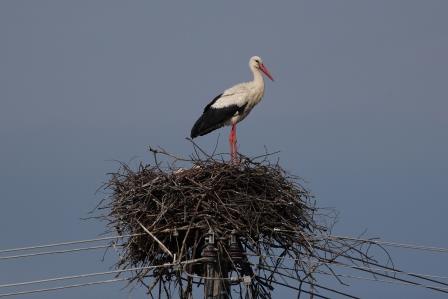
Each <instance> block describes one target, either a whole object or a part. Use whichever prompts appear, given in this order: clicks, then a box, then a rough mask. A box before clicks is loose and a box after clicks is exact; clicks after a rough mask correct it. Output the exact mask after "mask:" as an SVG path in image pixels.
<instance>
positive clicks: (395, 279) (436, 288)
mask: <svg viewBox="0 0 448 299" xmlns="http://www.w3.org/2000/svg"><path fill="white" fill-rule="evenodd" d="M252 256H259V257H273V258H281V259H289V260H298V259H294V258H288V257H281V256H274V255H265V256H263V255H261V256H260V255H252ZM323 263H326V264H333V263H330V262H323ZM334 265H337V263H334ZM262 267H267V268H269V267H270V266H265V265H263V266H262ZM353 267H354V269H358V270H362V269H360V267H358V266H353ZM271 268H272V267H271ZM365 268H367V269H368V270H364V271H366V272H369V273H371V274H372V275H378V276H383V277H387V278H390V279H392V280H391V281H389V282H390V283H395V282H396V283H398V284H405V285H411V286H415V287H423V288H427V289H431V290H434V291H439V292H442V293H448V288H446V287H439V286H435V285H426V284H422V283H420V282H414V281H410V280H406V279H402V278H399V277H393V276H389V275H386V274H382V273H378V272H374V271H373V269H372V268H368V267H365ZM266 270H268V271H271V270H269V269H266ZM381 271H384V270H381ZM397 272H400V274H407V273H406V272H403V271H398V270H397ZM339 275H340V274H336V276H339ZM408 275H411V274H408ZM372 280H376V281H381V279H373V278H372ZM434 282H437V281H434ZM438 283H440V284H443V285H446V284H445V283H442V282H438Z"/></svg>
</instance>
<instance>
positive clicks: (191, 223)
mask: <svg viewBox="0 0 448 299" xmlns="http://www.w3.org/2000/svg"><path fill="white" fill-rule="evenodd" d="M201 202H202V198H201V199H200V200H199V201H198V203H197V205H196V208H195V211H196V214H194V215H193V217H191V220H190V223H189V224H188V229H187V232H186V233H185V237H184V240H183V241H182V247H181V248H180V252H179V259H182V254H183V252H184V248H185V243H186V241H187V237H188V234H189V233H190V229H191V226H192V225H193V221H194V219H196V215H197V212H198V209H199V206H200V204H201Z"/></svg>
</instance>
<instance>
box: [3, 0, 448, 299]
mask: <svg viewBox="0 0 448 299" xmlns="http://www.w3.org/2000/svg"><path fill="white" fill-rule="evenodd" d="M447 11H448V2H447V1H445V0H439V1H437V0H426V1H414V0H406V1H405V0H402V1H397V0H376V1H354V0H351V1H349V0H339V1H321V0H313V1H311V0H309V1H219V2H218V1H195V2H187V1H143V0H141V1H140V0H139V1H137V0H136V1H118V0H110V1H105V0H104V1H100V0H94V1H91V0H79V1H66V0H51V1H50V0H40V1H30V0H28V1H25V0H3V1H0V42H1V44H0V140H1V146H0V165H1V170H2V171H1V172H0V200H1V204H2V206H1V208H0V232H1V236H2V238H1V242H0V249H6V248H15V247H22V246H28V245H37V244H47V243H53V242H60V241H69V240H80V239H89V238H95V237H97V236H99V235H100V234H101V233H102V232H103V231H104V230H105V227H104V223H101V222H99V221H95V220H90V221H86V220H82V218H85V217H87V216H88V212H89V211H90V210H91V209H93V208H94V207H95V205H96V204H97V203H98V202H99V200H100V199H101V198H102V197H103V194H101V193H96V190H97V188H98V187H100V186H101V184H102V183H103V182H104V181H105V180H107V175H106V174H107V173H108V172H111V171H115V170H116V169H117V168H118V164H117V163H116V162H114V161H115V160H118V161H124V162H129V161H134V162H138V161H146V162H149V161H151V155H150V153H148V150H147V148H148V145H152V146H162V147H164V148H166V149H168V150H169V151H171V152H174V153H176V154H180V155H188V154H190V153H191V151H192V148H191V145H190V144H189V142H188V141H186V140H185V137H187V136H188V135H189V132H190V128H191V126H192V125H193V123H194V121H195V120H196V119H197V118H198V117H199V115H200V113H201V111H202V109H203V107H204V106H205V105H206V104H207V103H208V102H209V101H210V100H211V99H213V98H214V97H215V96H216V95H217V94H219V93H220V92H222V90H224V89H226V88H228V87H230V86H231V85H232V84H235V83H238V82H241V81H246V80H250V79H251V78H250V72H249V69H248V66H247V63H248V60H249V58H250V57H251V56H252V55H259V56H261V57H262V58H263V60H264V62H265V65H266V66H268V67H269V69H270V71H271V73H272V75H273V76H274V78H275V80H276V81H275V82H270V81H267V82H266V89H265V91H266V92H265V96H264V99H263V101H262V102H261V103H260V104H259V105H258V106H257V107H256V108H255V109H254V110H253V111H252V113H251V114H250V115H249V117H248V118H247V119H246V120H245V121H244V122H242V123H241V124H240V125H239V126H238V141H239V151H240V152H241V153H243V154H245V155H247V156H255V155H258V154H261V153H263V152H264V147H265V146H266V147H267V148H268V149H269V150H270V151H277V150H278V151H280V154H279V158H280V163H281V165H282V166H283V167H284V168H286V169H287V170H289V171H290V172H292V173H294V174H296V175H299V176H301V177H302V178H304V179H305V180H306V186H307V187H308V188H309V189H311V190H312V192H313V194H314V195H315V196H316V200H317V204H318V205H319V206H321V207H333V208H335V209H336V210H337V211H338V212H339V221H338V223H337V224H336V226H335V229H334V232H335V233H337V234H340V235H347V236H356V235H359V234H360V233H362V232H365V231H366V236H368V237H381V238H382V239H384V240H390V241H396V242H407V243H413V244H423V245H431V246H440V247H448V239H447V238H446V228H447V227H448V219H447V217H446V211H447V210H448V203H447V202H448V201H447V199H448V198H447V197H448V188H447V181H448V157H447V153H448V18H447V17H446V16H447ZM227 134H228V128H224V129H220V130H218V131H216V132H214V133H212V134H209V135H207V136H204V137H201V138H199V139H198V141H197V142H198V143H199V144H200V145H201V146H202V147H204V148H205V149H208V150H212V149H213V147H214V145H215V143H216V140H217V138H218V136H219V138H220V139H219V150H220V151H223V152H224V151H227V150H228V144H227ZM391 254H392V258H393V260H394V262H395V264H396V266H397V267H399V268H401V269H404V270H407V271H412V272H419V273H426V274H432V275H442V276H448V271H447V268H448V267H447V266H448V256H447V255H446V253H445V254H440V253H437V254H436V253H431V252H427V251H410V250H403V249H400V250H394V249H391ZM102 257H103V251H101V250H96V251H89V252H81V253H72V254H64V255H52V256H49V257H34V258H24V259H14V260H8V261H0V263H1V265H0V269H1V270H0V284H4V283H10V282H19V281H26V280H35V279H42V278H48V277H54V276H61V275H70V274H80V273H89V272H96V271H104V270H108V269H109V268H110V267H111V266H112V264H113V262H114V256H113V255H112V256H110V257H107V258H106V259H105V260H104V261H102ZM115 258H116V257H115ZM348 283H350V287H342V286H338V285H337V283H333V284H332V285H333V286H337V287H339V288H340V289H341V290H345V291H350V292H351V293H352V294H354V295H357V296H360V297H362V298H395V297H397V296H402V297H403V298H442V295H440V294H437V293H435V292H432V291H430V290H425V289H421V288H416V287H410V286H397V285H388V284H384V283H378V282H364V281H357V280H350V281H348ZM123 286H124V285H123V284H119V283H115V284H111V285H101V286H95V287H86V288H75V289H70V290H64V291H59V292H53V293H43V294H37V295H29V296H25V295H24V296H19V297H20V298H36V299H37V298H67V299H70V298H80V297H82V298H85V299H88V298H141V297H142V296H143V294H144V293H143V291H142V290H141V289H138V288H137V289H135V290H133V291H132V292H131V293H129V291H130V289H129V288H127V289H123ZM6 291H11V289H0V293H4V292H6ZM287 294H289V293H286V292H285V291H283V290H281V291H279V293H278V295H276V296H275V297H274V298H284V297H285V296H289V295H287Z"/></svg>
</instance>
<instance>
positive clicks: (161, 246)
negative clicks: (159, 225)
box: [136, 219, 174, 257]
mask: <svg viewBox="0 0 448 299" xmlns="http://www.w3.org/2000/svg"><path fill="white" fill-rule="evenodd" d="M136 221H137V223H138V224H139V225H140V226H141V227H142V228H143V230H144V231H145V232H146V233H147V234H148V235H150V236H151V237H152V238H153V239H154V240H155V241H156V242H157V243H158V244H159V245H160V248H162V250H163V251H165V252H166V253H167V254H169V255H170V256H171V257H174V255H173V254H172V253H171V251H170V250H169V249H168V248H166V246H165V245H164V244H163V243H162V242H160V241H159V239H157V238H156V236H154V235H153V234H152V233H151V232H150V231H149V230H148V229H147V228H146V227H144V226H143V224H141V223H140V221H138V220H137V219H136Z"/></svg>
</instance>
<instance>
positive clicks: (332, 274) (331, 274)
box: [261, 265, 448, 293]
mask: <svg viewBox="0 0 448 299" xmlns="http://www.w3.org/2000/svg"><path fill="white" fill-rule="evenodd" d="M269 268H271V269H273V268H275V267H273V266H267V265H263V266H261V269H265V270H267V271H269V272H273V270H271V269H269ZM277 269H283V270H292V271H295V270H294V269H290V268H284V267H277ZM318 273H319V274H324V275H328V276H337V277H345V278H352V279H360V280H367V281H377V282H384V283H389V284H399V285H407V286H414V287H424V288H428V289H432V290H435V291H441V292H444V293H447V292H448V288H444V287H438V286H433V285H425V284H420V283H415V282H409V281H401V280H397V278H395V277H392V276H387V275H383V276H385V277H389V278H390V279H392V280H385V279H380V278H369V277H364V276H353V275H348V274H335V273H329V272H322V271H319V272H318ZM278 274H279V275H284V274H283V273H278ZM372 275H374V274H372ZM286 277H289V278H291V279H296V278H294V277H292V276H287V275H286Z"/></svg>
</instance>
